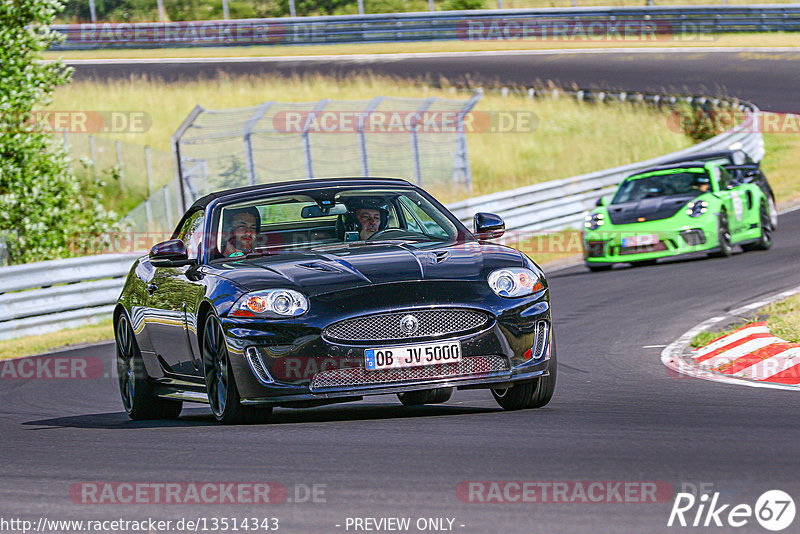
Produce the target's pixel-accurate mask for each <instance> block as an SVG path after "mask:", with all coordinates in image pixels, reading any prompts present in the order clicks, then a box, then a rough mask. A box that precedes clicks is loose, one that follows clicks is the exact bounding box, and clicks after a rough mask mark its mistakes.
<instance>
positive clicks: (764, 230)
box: [742, 202, 772, 252]
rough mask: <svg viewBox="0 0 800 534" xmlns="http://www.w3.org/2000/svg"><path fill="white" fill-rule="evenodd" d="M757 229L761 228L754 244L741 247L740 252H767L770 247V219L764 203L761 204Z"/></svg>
mask: <svg viewBox="0 0 800 534" xmlns="http://www.w3.org/2000/svg"><path fill="white" fill-rule="evenodd" d="M759 227H760V228H761V235H760V236H759V238H758V241H756V242H755V243H749V244H747V245H742V250H744V251H745V252H749V251H751V250H769V249H770V247H772V218H771V216H770V213H769V209H768V208H767V205H766V204H765V203H764V202H761V212H760V220H759Z"/></svg>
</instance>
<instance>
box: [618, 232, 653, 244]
mask: <svg viewBox="0 0 800 534" xmlns="http://www.w3.org/2000/svg"><path fill="white" fill-rule="evenodd" d="M656 243H658V234H647V235H634V236H630V237H623V238H622V246H623V247H644V246H647V245H655V244H656Z"/></svg>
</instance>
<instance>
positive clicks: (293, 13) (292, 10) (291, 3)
mask: <svg viewBox="0 0 800 534" xmlns="http://www.w3.org/2000/svg"><path fill="white" fill-rule="evenodd" d="M289 16H290V17H296V16H297V10H296V9H295V7H294V0H289Z"/></svg>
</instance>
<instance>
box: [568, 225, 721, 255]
mask: <svg viewBox="0 0 800 534" xmlns="http://www.w3.org/2000/svg"><path fill="white" fill-rule="evenodd" d="M659 223H661V224H659ZM650 235H657V236H658V243H655V244H651V245H641V246H627V247H623V239H624V238H628V237H634V236H650ZM718 247H719V241H718V237H717V222H716V217H709V216H705V217H704V218H703V220H702V221H700V220H698V221H692V224H691V225H682V226H679V227H677V228H674V229H668V230H665V229H664V224H663V222H662V221H655V222H650V223H635V224H625V225H616V226H614V227H613V228H612V229H608V230H605V229H603V228H602V227H601V228H600V229H597V230H588V229H587V230H584V231H583V250H584V252H583V257H584V260H585V261H586V263H592V264H609V263H626V262H637V261H646V260H655V259H658V258H667V257H671V256H679V255H683V254H691V253H694V252H707V251H710V250H714V249H716V248H718Z"/></svg>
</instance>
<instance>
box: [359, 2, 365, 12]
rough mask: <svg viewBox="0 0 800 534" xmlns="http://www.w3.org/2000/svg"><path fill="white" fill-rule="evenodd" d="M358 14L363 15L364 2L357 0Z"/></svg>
mask: <svg viewBox="0 0 800 534" xmlns="http://www.w3.org/2000/svg"><path fill="white" fill-rule="evenodd" d="M358 14H359V15H363V14H364V0H358Z"/></svg>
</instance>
